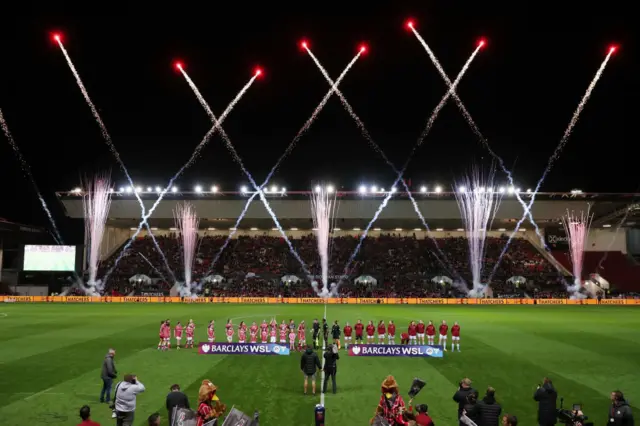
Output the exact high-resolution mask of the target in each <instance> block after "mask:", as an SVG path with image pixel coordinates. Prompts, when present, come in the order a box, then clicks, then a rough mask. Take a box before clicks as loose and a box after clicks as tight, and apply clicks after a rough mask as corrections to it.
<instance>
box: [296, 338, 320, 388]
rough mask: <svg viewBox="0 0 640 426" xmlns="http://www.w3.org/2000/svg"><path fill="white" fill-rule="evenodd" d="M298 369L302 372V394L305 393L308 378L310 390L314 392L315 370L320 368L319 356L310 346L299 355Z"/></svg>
mask: <svg viewBox="0 0 640 426" xmlns="http://www.w3.org/2000/svg"><path fill="white" fill-rule="evenodd" d="M300 369H301V370H302V373H303V374H304V394H305V395H306V394H307V387H308V385H309V379H311V391H312V392H313V394H314V395H315V394H316V372H317V371H318V370H321V369H322V364H320V358H318V354H317V353H315V351H314V350H313V349H311V348H307V350H306V351H305V352H304V353H303V354H302V356H301V357H300Z"/></svg>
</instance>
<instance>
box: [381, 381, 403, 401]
mask: <svg viewBox="0 0 640 426" xmlns="http://www.w3.org/2000/svg"><path fill="white" fill-rule="evenodd" d="M398 393H399V391H398V382H396V379H395V378H394V377H393V376H387V378H386V379H384V381H383V382H382V395H384V396H385V397H386V398H387V399H390V398H391V397H392V396H393V395H397V394H398Z"/></svg>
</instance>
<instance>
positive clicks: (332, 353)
mask: <svg viewBox="0 0 640 426" xmlns="http://www.w3.org/2000/svg"><path fill="white" fill-rule="evenodd" d="M339 359H340V354H338V347H337V346H336V345H331V346H329V347H328V348H327V350H326V351H325V353H324V374H325V376H324V383H323V385H322V393H327V383H329V377H331V384H332V388H333V393H336V392H337V391H338V385H337V384H336V374H337V373H338V363H337V361H338V360H339Z"/></svg>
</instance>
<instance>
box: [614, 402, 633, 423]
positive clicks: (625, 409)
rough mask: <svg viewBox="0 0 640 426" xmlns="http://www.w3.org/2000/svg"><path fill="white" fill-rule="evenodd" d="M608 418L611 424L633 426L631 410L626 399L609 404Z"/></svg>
mask: <svg viewBox="0 0 640 426" xmlns="http://www.w3.org/2000/svg"><path fill="white" fill-rule="evenodd" d="M608 418H609V424H610V425H612V426H634V422H633V412H632V411H631V407H629V404H628V403H627V401H622V402H621V403H618V404H616V405H611V407H610V408H609V417H608Z"/></svg>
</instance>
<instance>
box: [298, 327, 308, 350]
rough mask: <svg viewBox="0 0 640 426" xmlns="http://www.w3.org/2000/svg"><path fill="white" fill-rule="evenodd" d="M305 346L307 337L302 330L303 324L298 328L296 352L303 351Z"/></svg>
mask: <svg viewBox="0 0 640 426" xmlns="http://www.w3.org/2000/svg"><path fill="white" fill-rule="evenodd" d="M306 346H307V336H306V331H305V329H304V322H303V323H301V324H300V326H299V327H298V350H299V351H303V350H305V349H306Z"/></svg>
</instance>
